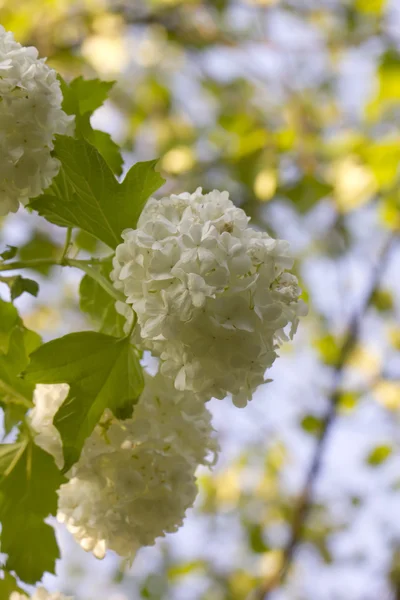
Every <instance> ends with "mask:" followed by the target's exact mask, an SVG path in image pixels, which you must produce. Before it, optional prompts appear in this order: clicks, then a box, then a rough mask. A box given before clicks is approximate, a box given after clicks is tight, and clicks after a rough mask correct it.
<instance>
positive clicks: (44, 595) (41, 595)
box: [9, 587, 72, 600]
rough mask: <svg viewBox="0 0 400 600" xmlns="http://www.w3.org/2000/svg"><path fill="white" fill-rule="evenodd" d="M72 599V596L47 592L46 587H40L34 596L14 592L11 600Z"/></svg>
mask: <svg viewBox="0 0 400 600" xmlns="http://www.w3.org/2000/svg"><path fill="white" fill-rule="evenodd" d="M28 599H30V600H72V598H71V596H64V594H61V593H60V592H53V593H51V592H47V591H46V590H45V589H44V588H42V587H40V588H38V589H37V590H35V592H34V593H33V596H26V595H25V594H20V593H19V592H12V593H11V596H10V598H9V600H28Z"/></svg>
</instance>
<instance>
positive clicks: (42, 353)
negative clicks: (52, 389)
mask: <svg viewBox="0 0 400 600" xmlns="http://www.w3.org/2000/svg"><path fill="white" fill-rule="evenodd" d="M25 379H26V381H28V382H35V383H68V384H69V386H70V391H69V394H68V397H67V398H66V400H65V401H64V403H63V404H62V406H61V407H60V409H59V410H58V412H57V414H56V416H55V418H54V424H55V426H56V427H57V429H58V430H59V432H60V434H61V439H62V441H63V450H64V461H65V465H64V468H65V471H68V470H69V469H70V468H71V466H72V465H73V464H74V463H75V462H76V461H77V460H78V458H79V456H80V453H81V450H82V447H83V444H84V442H85V440H86V438H87V437H88V436H89V435H90V434H91V433H92V431H93V429H94V427H95V426H96V424H97V423H98V421H99V419H100V417H101V416H102V414H103V412H104V410H105V409H106V408H108V409H110V410H111V411H112V412H113V413H114V414H115V415H116V416H118V417H121V415H122V416H125V418H126V417H127V416H130V415H131V414H132V410H133V406H134V404H135V403H136V402H137V400H138V398H139V396H140V394H141V392H142V390H143V385H144V381H143V373H142V369H141V367H140V363H139V357H138V354H137V351H136V349H135V348H134V347H133V346H132V344H131V343H130V341H129V339H128V338H122V339H117V338H115V337H112V336H109V335H105V334H103V333H96V332H93V331H85V332H80V333H71V334H69V335H66V336H64V337H62V338H59V339H56V340H53V341H51V342H48V343H47V344H44V345H43V346H41V347H40V348H39V349H38V350H36V351H35V352H34V353H33V354H32V355H31V362H30V365H29V366H28V368H27V370H26V373H25Z"/></svg>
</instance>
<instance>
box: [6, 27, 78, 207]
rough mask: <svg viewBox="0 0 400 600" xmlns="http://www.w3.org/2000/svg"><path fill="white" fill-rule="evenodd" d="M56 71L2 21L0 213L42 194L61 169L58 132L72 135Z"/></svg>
mask: <svg viewBox="0 0 400 600" xmlns="http://www.w3.org/2000/svg"><path fill="white" fill-rule="evenodd" d="M61 103H62V94H61V90H60V84H59V82H58V80H57V75H56V72H55V71H54V70H52V69H50V68H49V67H48V66H47V65H46V63H45V60H44V59H39V58H38V52H37V50H36V48H33V47H30V48H26V47H24V46H21V44H18V43H17V42H16V41H15V40H14V38H13V35H12V33H11V32H7V31H5V29H4V28H3V27H2V26H1V25H0V156H1V161H0V216H3V215H6V214H7V213H9V212H16V211H17V210H18V206H19V203H20V202H22V203H23V204H26V203H27V201H28V200H29V198H33V197H35V196H38V195H39V194H40V193H41V192H42V190H43V189H45V188H47V187H48V186H49V185H50V183H51V181H52V179H53V178H54V177H55V175H56V174H57V172H58V169H59V161H58V160H56V159H55V158H53V157H52V156H51V150H52V149H53V139H54V136H55V134H57V133H58V134H63V135H70V134H72V132H73V117H71V116H68V115H66V114H65V113H64V111H63V110H62V108H61Z"/></svg>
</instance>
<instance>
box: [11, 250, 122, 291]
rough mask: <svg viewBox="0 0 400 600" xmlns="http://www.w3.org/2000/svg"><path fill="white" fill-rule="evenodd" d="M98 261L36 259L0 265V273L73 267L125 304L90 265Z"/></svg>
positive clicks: (106, 280) (110, 284)
mask: <svg viewBox="0 0 400 600" xmlns="http://www.w3.org/2000/svg"><path fill="white" fill-rule="evenodd" d="M98 262H101V261H98V260H75V259H72V258H65V257H64V258H62V259H61V261H60V260H55V259H53V258H37V259H34V260H16V261H14V262H11V263H8V264H0V271H15V270H18V269H34V268H35V267H41V266H44V265H47V266H49V265H50V266H53V265H58V266H61V267H75V268H76V269H81V271H84V272H85V273H86V274H87V275H89V277H91V278H92V279H94V280H95V281H97V283H98V284H99V285H100V286H101V287H102V288H103V289H104V290H105V291H106V292H107V293H108V294H109V295H110V296H112V298H115V300H121V302H125V296H124V295H123V294H121V292H119V291H118V290H116V289H115V288H114V286H113V285H112V283H111V281H108V279H106V278H105V277H104V276H103V275H102V274H101V273H100V272H99V271H98V270H97V269H95V268H94V267H93V266H92V264H93V263H94V264H95V263H98Z"/></svg>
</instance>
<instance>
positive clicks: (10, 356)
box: [0, 300, 40, 421]
mask: <svg viewBox="0 0 400 600" xmlns="http://www.w3.org/2000/svg"><path fill="white" fill-rule="evenodd" d="M0 325H1V328H2V330H3V331H2V332H0V333H1V334H2V337H1V338H0V339H1V340H2V342H3V344H2V346H1V347H0V401H2V403H3V406H4V407H5V411H6V419H7V418H9V419H11V421H12V420H13V419H14V417H12V416H11V415H10V416H9V417H8V416H7V412H8V410H9V405H10V404H19V405H21V406H24V407H25V411H26V407H29V406H30V405H31V403H32V393H33V387H34V386H33V385H32V384H30V383H29V382H27V381H24V380H23V379H21V378H20V377H19V374H20V373H21V371H23V370H24V369H25V367H26V366H27V364H28V361H29V358H28V357H29V354H30V353H31V352H33V351H34V350H35V349H36V348H37V347H38V346H39V344H40V337H39V336H38V335H37V334H36V333H34V332H33V331H30V330H29V329H26V327H24V325H23V323H22V321H21V319H20V317H19V315H18V313H17V310H16V309H15V308H14V306H13V305H12V304H10V303H8V302H4V301H3V300H0ZM11 410H13V409H11ZM13 414H14V415H15V411H14V412H13Z"/></svg>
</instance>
